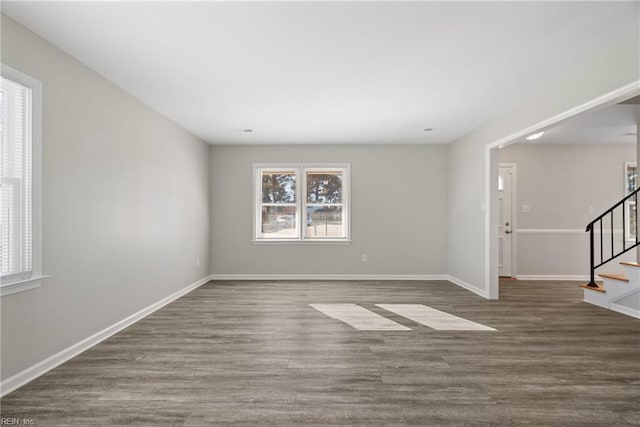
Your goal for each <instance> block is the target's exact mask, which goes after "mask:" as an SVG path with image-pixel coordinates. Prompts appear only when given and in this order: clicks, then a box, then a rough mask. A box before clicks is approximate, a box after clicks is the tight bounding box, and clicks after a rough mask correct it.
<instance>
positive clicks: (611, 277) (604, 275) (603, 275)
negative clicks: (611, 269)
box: [598, 273, 629, 282]
mask: <svg viewBox="0 0 640 427" xmlns="http://www.w3.org/2000/svg"><path fill="white" fill-rule="evenodd" d="M598 276H600V277H602V278H606V279H613V280H618V281H620V282H628V281H629V279H627V278H626V277H624V276H620V275H618V274H606V273H602V274H598Z"/></svg>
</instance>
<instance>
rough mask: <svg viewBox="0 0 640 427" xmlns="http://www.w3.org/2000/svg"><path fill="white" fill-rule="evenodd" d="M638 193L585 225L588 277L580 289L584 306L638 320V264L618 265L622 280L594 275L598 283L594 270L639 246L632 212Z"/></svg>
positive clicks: (634, 211) (639, 308) (639, 315)
mask: <svg viewBox="0 0 640 427" xmlns="http://www.w3.org/2000/svg"><path fill="white" fill-rule="evenodd" d="M638 191H640V189H636V190H635V191H632V192H631V193H630V194H628V195H627V196H626V197H624V198H623V199H622V200H620V201H619V202H618V203H616V204H615V205H613V206H612V207H611V208H610V209H608V210H607V211H606V212H604V213H603V214H602V215H600V216H599V217H597V218H596V219H594V220H593V221H591V222H590V223H589V225H587V230H586V231H587V232H589V247H590V263H591V275H590V280H589V283H587V284H586V285H581V287H582V288H583V289H584V302H588V303H590V304H594V305H597V306H599V307H603V308H607V309H609V310H613V311H617V312H619V313H622V314H626V315H628V316H632V317H636V318H638V319H640V264H638V263H635V262H621V263H620V264H621V265H622V266H624V268H625V272H626V275H625V276H619V275H616V274H604V273H602V274H598V276H599V277H600V278H601V279H602V281H601V282H596V280H595V272H596V269H597V268H598V267H601V266H602V265H604V264H606V263H608V262H610V261H612V260H613V259H615V258H617V257H619V256H620V255H622V254H624V253H626V252H629V251H630V250H632V249H634V248H636V247H638V246H639V245H640V242H639V240H638V237H639V236H638V231H639V227H640V225H639V224H638V210H637V209H636V206H637V203H638ZM606 235H608V237H605V236H606ZM618 235H619V238H616V236H618ZM596 249H599V250H598V251H596ZM596 257H598V258H596ZM596 259H598V261H596Z"/></svg>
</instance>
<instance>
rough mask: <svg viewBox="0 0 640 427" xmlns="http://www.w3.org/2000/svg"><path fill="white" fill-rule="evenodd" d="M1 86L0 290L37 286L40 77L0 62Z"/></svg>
mask: <svg viewBox="0 0 640 427" xmlns="http://www.w3.org/2000/svg"><path fill="white" fill-rule="evenodd" d="M1 74H2V86H1V90H0V291H1V294H2V295H8V294H11V293H15V292H19V291H23V290H27V289H32V288H35V287H38V286H40V282H39V281H40V280H41V279H42V278H43V276H42V271H41V250H42V249H41V246H42V245H41V222H40V221H41V218H40V211H41V208H40V207H41V182H40V122H41V120H40V111H41V99H42V98H41V94H42V86H41V83H40V82H39V81H37V80H35V79H33V78H32V77H30V76H27V75H25V74H23V73H21V72H19V71H17V70H14V69H12V68H10V67H7V66H5V65H2V68H1Z"/></svg>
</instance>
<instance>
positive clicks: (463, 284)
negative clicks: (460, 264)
mask: <svg viewBox="0 0 640 427" xmlns="http://www.w3.org/2000/svg"><path fill="white" fill-rule="evenodd" d="M447 280H448V281H449V282H451V283H453V284H455V285H458V286H460V287H461V288H464V289H466V290H468V291H471V292H473V293H474V294H476V295H480V296H481V297H482V298H487V299H489V294H488V293H487V291H485V290H484V289H480V288H478V287H475V286H473V285H472V284H471V283H467V282H465V281H464V280H462V279H458V278H457V277H455V276H451V275H448V276H447Z"/></svg>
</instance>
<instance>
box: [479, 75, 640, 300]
mask: <svg viewBox="0 0 640 427" xmlns="http://www.w3.org/2000/svg"><path fill="white" fill-rule="evenodd" d="M639 94H640V79H638V80H635V81H633V82H632V83H629V84H628V85H625V86H622V87H620V88H618V89H616V90H613V91H611V92H609V93H606V94H604V95H602V96H599V97H597V98H595V99H592V100H590V101H588V102H585V103H583V104H580V105H578V106H576V107H574V108H571V109H569V110H567V111H563V112H561V113H559V114H556V115H555V116H553V117H550V118H548V119H546V120H543V121H541V122H539V123H537V124H534V125H532V126H529V127H526V128H524V129H521V130H519V131H517V132H515V133H512V134H511V135H507V136H505V137H503V138H500V139H498V140H496V141H493V142H492V143H489V144H487V145H486V146H485V151H484V154H485V155H484V163H485V167H484V171H485V177H484V196H485V201H484V205H485V212H484V245H485V248H484V267H485V268H484V272H485V281H484V282H485V287H486V289H487V297H488V298H489V299H498V293H499V289H500V288H499V283H498V149H499V148H504V147H507V146H509V145H511V144H514V143H516V142H518V141H521V140H523V139H524V138H525V137H526V136H528V135H531V134H532V133H536V132H540V131H543V130H546V129H548V128H551V127H554V126H557V125H558V124H560V123H562V122H564V121H566V120H569V119H571V118H573V117H576V116H578V115H581V114H586V113H589V112H591V111H594V110H596V109H599V108H603V107H608V106H611V105H615V104H617V103H619V102H621V101H624V100H626V99H629V98H633V97H634V96H637V95H639Z"/></svg>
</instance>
